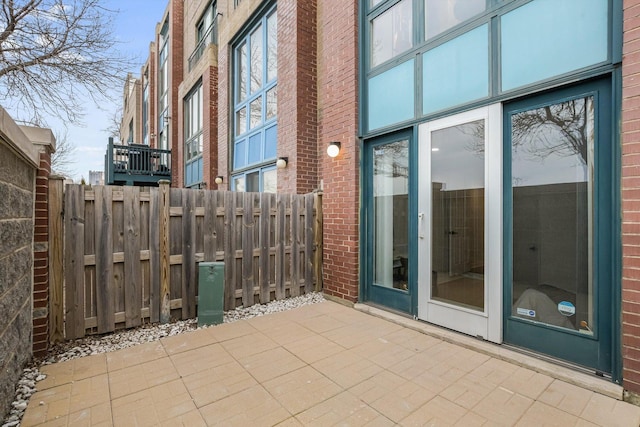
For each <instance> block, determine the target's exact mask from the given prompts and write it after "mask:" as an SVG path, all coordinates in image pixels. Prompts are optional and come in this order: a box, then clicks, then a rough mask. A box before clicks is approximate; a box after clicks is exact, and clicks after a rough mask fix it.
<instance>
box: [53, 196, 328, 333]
mask: <svg viewBox="0 0 640 427" xmlns="http://www.w3.org/2000/svg"><path fill="white" fill-rule="evenodd" d="M50 194H59V196H56V197H62V194H63V192H62V191H60V189H58V190H56V189H53V191H51V193H50ZM321 203H322V202H321V195H320V194H316V193H314V194H307V195H291V194H269V193H238V192H222V191H207V190H191V189H177V188H169V186H168V184H161V185H160V187H159V188H147V187H130V186H127V187H115V186H96V187H93V188H90V187H84V186H81V185H67V186H66V189H65V191H64V212H61V211H58V212H50V215H51V216H52V217H54V218H55V217H56V215H57V216H58V217H60V215H62V214H63V217H64V220H63V221H62V222H61V224H60V225H59V227H60V228H63V230H51V232H50V233H49V235H50V236H51V238H50V239H51V241H50V245H51V247H62V244H61V242H60V241H59V240H60V239H62V237H63V236H64V255H63V257H62V258H63V264H64V265H59V266H54V268H53V270H54V273H53V274H52V277H53V280H52V285H53V286H58V287H62V286H64V290H62V289H52V291H51V307H50V308H51V319H52V324H51V331H52V341H56V340H60V339H62V338H63V336H62V334H63V333H64V338H66V339H75V338H79V337H83V336H85V335H86V334H92V333H99V334H101V333H106V332H112V331H114V330H116V329H117V328H122V327H126V328H130V327H135V326H139V325H141V324H142V322H145V321H149V322H159V321H160V322H167V321H169V320H170V317H172V318H178V319H188V318H193V317H195V316H196V315H197V314H196V305H197V288H198V268H197V264H198V262H200V261H223V262H224V263H225V275H224V278H225V289H224V299H225V300H224V307H225V310H229V309H233V308H236V307H238V306H241V305H242V306H250V305H253V304H255V303H258V302H259V303H266V302H269V301H271V300H274V299H282V298H287V297H290V296H297V295H300V294H303V293H306V292H310V291H313V290H319V289H320V288H321V277H322V274H321V271H320V269H321V264H322V254H321V251H322V206H321ZM51 206H52V207H53V209H61V206H62V203H61V201H60V203H51ZM58 206H60V207H58ZM63 268H64V273H62V271H63ZM56 276H58V277H61V276H63V277H64V283H62V282H63V281H62V280H55V277H56ZM56 283H57V285H56Z"/></svg>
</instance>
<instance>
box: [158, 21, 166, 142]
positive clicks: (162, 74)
mask: <svg viewBox="0 0 640 427" xmlns="http://www.w3.org/2000/svg"><path fill="white" fill-rule="evenodd" d="M168 56H169V21H168V20H167V21H165V23H164V25H163V26H162V30H161V31H160V54H159V58H158V94H159V95H158V96H159V98H158V111H159V114H158V137H159V141H158V148H161V149H167V148H168V135H167V132H166V126H167V123H168V120H169V119H168V113H169V69H168V66H167V59H168Z"/></svg>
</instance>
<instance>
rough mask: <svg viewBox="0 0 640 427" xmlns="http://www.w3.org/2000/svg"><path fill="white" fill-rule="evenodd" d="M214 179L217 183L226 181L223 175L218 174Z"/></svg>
mask: <svg viewBox="0 0 640 427" xmlns="http://www.w3.org/2000/svg"><path fill="white" fill-rule="evenodd" d="M214 181H215V183H216V184H218V185H220V184H222V182H223V181H224V177H223V176H222V175H218V176H216V179H215V180H214Z"/></svg>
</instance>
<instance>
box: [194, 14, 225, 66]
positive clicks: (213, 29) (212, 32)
mask: <svg viewBox="0 0 640 427" xmlns="http://www.w3.org/2000/svg"><path fill="white" fill-rule="evenodd" d="M210 43H213V44H216V43H218V26H217V25H216V23H215V20H214V23H213V24H211V26H210V27H209V29H208V30H207V32H206V33H205V34H204V37H202V40H200V41H199V42H198V44H197V45H196V48H195V49H194V50H193V53H192V54H191V56H190V57H189V71H191V70H192V69H193V67H195V66H196V64H197V63H198V61H200V58H202V55H203V54H204V50H205V48H206V47H207V46H208V45H209V44H210Z"/></svg>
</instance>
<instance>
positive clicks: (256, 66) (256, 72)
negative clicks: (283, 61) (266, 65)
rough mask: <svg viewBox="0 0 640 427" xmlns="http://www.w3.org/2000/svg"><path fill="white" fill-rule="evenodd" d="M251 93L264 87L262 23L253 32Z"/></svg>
mask: <svg viewBox="0 0 640 427" xmlns="http://www.w3.org/2000/svg"><path fill="white" fill-rule="evenodd" d="M250 43H251V53H250V55H249V56H250V58H251V78H250V79H249V80H250V82H251V93H254V92H255V91H257V90H258V89H260V88H261V87H262V62H263V61H262V25H258V28H256V29H255V31H254V32H253V33H251V41H250Z"/></svg>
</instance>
